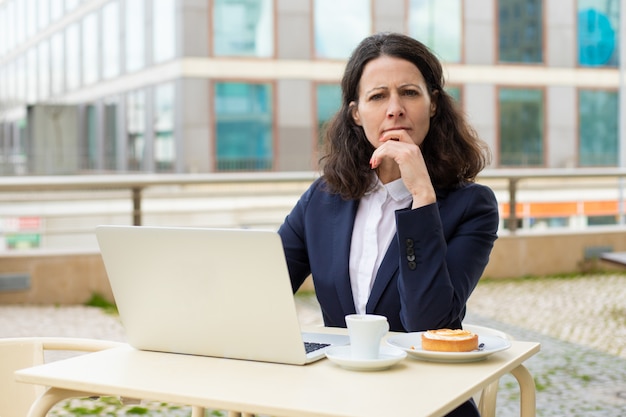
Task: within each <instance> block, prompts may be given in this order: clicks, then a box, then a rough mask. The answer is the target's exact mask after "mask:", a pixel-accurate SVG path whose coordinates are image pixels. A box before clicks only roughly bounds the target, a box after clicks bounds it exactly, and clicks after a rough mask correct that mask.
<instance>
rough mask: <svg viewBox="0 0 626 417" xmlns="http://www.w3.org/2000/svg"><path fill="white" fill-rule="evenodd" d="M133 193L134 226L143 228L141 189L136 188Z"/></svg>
mask: <svg viewBox="0 0 626 417" xmlns="http://www.w3.org/2000/svg"><path fill="white" fill-rule="evenodd" d="M132 192H133V226H141V187H134V188H133V189H132Z"/></svg>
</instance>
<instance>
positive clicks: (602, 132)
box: [578, 90, 619, 166]
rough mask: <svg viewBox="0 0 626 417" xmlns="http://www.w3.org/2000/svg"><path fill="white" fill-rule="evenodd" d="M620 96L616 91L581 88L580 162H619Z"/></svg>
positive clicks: (589, 163)
mask: <svg viewBox="0 0 626 417" xmlns="http://www.w3.org/2000/svg"><path fill="white" fill-rule="evenodd" d="M618 97H619V96H618V93H617V92H616V91H601V90H581V91H579V93H578V111H579V115H578V117H579V126H580V128H579V135H580V136H579V141H578V142H579V150H578V158H579V160H578V163H579V165H580V166H617V165H618V154H619V152H618V149H619V140H618V119H619V115H618V107H619V105H618V104H619V99H618Z"/></svg>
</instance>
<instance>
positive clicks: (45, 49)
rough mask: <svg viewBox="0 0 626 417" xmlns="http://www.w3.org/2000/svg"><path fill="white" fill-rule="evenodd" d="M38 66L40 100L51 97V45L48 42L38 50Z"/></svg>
mask: <svg viewBox="0 0 626 417" xmlns="http://www.w3.org/2000/svg"><path fill="white" fill-rule="evenodd" d="M37 51H38V57H37V65H38V69H39V99H40V100H45V99H47V98H48V97H49V96H50V43H49V42H48V41H47V40H46V41H43V42H41V43H40V44H39V47H38V48H37Z"/></svg>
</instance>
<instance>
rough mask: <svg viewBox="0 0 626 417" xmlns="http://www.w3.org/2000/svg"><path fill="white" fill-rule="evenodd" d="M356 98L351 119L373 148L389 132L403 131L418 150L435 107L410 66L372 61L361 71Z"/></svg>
mask: <svg viewBox="0 0 626 417" xmlns="http://www.w3.org/2000/svg"><path fill="white" fill-rule="evenodd" d="M358 94H359V98H358V102H356V103H355V102H352V103H351V106H352V117H353V118H354V121H355V123H356V124H357V125H359V126H361V127H363V130H364V131H365V135H366V136H367V139H368V140H369V141H370V143H371V144H372V145H373V146H374V147H375V148H378V146H380V140H379V139H380V138H381V137H382V136H383V135H385V133H386V132H390V131H402V130H404V131H406V133H407V134H408V135H409V136H410V138H411V139H412V140H413V142H415V144H416V145H418V146H419V145H420V144H421V143H422V142H423V141H424V138H425V137H426V134H427V133H428V129H429V127H430V118H431V117H432V116H433V115H434V114H435V110H436V104H435V103H434V102H433V101H431V98H430V95H429V94H428V89H427V87H426V82H425V81H424V77H423V76H422V73H421V72H420V70H419V69H418V68H417V67H416V66H415V65H414V64H413V63H411V62H410V61H407V60H404V59H401V58H395V57H390V56H386V55H383V56H380V57H378V58H376V59H373V60H371V61H370V62H368V63H367V64H366V65H365V68H363V74H362V75H361V80H360V83H359V91H358Z"/></svg>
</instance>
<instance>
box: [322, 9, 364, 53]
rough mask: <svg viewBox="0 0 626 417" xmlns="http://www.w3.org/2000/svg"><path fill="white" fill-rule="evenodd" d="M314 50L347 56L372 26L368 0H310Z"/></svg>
mask: <svg viewBox="0 0 626 417" xmlns="http://www.w3.org/2000/svg"><path fill="white" fill-rule="evenodd" d="M314 1H315V4H314V10H313V13H314V23H313V24H314V31H315V34H314V36H315V53H316V55H317V57H319V58H329V59H347V58H348V57H349V56H350V54H351V53H352V50H353V49H354V48H356V46H357V45H358V44H359V42H360V41H361V40H362V39H363V38H365V37H366V36H368V35H370V33H371V28H372V16H371V9H372V6H371V2H370V0H314Z"/></svg>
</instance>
